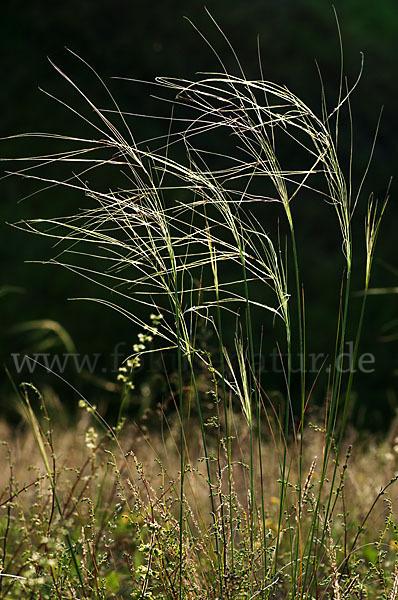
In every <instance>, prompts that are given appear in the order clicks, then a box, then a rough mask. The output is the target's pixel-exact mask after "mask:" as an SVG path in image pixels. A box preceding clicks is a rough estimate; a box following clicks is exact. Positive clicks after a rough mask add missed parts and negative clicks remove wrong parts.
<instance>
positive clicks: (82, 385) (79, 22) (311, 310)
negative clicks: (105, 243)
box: [0, 0, 398, 429]
mask: <svg viewBox="0 0 398 600" xmlns="http://www.w3.org/2000/svg"><path fill="white" fill-rule="evenodd" d="M207 7H208V9H209V10H210V12H211V13H212V15H213V16H214V17H215V19H216V20H217V21H218V23H219V24H220V25H221V27H222V28H223V30H224V32H225V33H226V35H227V36H228V38H229V40H230V41H231V43H232V45H233V47H234V48H235V50H236V52H237V53H238V55H239V58H240V59H241V62H242V64H243V66H244V69H245V71H246V74H247V77H252V78H258V77H259V70H258V61H257V35H259V39H260V46H261V54H262V60H263V71H264V76H265V78H266V79H269V80H272V81H275V82H277V83H279V84H286V85H287V86H288V87H289V88H291V89H292V90H293V91H294V92H295V93H296V94H297V95H298V96H301V97H302V98H303V100H304V101H305V102H306V103H308V104H309V105H310V106H311V107H312V108H313V109H314V110H315V112H318V113H320V98H321V92H320V83H319V77H318V74H317V69H316V65H315V59H316V60H317V62H318V64H319V67H320V69H321V72H322V76H323V80H324V84H325V88H326V94H327V97H328V99H329V106H331V107H332V106H334V103H335V101H336V98H337V94H338V82H339V68H340V56H339V54H340V51H339V42H338V32H337V27H336V22H335V18H334V13H333V9H332V5H331V4H330V3H329V2H324V1H323V0H313V1H312V0H303V1H294V2H293V1H288V0H278V1H270V0H261V1H260V0H250V1H246V2H244V1H242V0H240V1H238V0H228V1H225V0H217V1H213V0H209V1H208V2H207ZM335 7H336V10H337V13H338V17H339V22H340V26H341V30H342V36H343V43H344V52H345V57H344V59H345V68H344V71H345V74H346V75H347V77H348V80H349V82H350V83H351V84H353V83H354V81H355V80H356V78H357V76H358V73H359V69H360V64H361V55H360V53H361V52H363V53H364V55H365V63H364V72H363V75H362V79H361V81H360V84H359V86H358V88H357V90H356V91H355V93H354V94H353V96H352V112H353V115H354V129H355V140H354V142H355V146H354V152H355V154H354V160H355V167H354V181H355V182H356V183H358V182H359V181H360V177H361V174H362V173H363V171H364V168H365V166H366V163H367V160H368V156H369V152H370V148H371V145H372V139H373V135H374V132H375V128H376V124H377V119H378V116H379V112H380V109H381V106H382V105H384V112H383V117H382V121H381V127H380V133H379V136H378V141H377V145H376V149H375V153H374V158H373V162H372V166H371V169H370V172H369V176H368V178H367V180H366V183H365V186H364V193H363V200H362V205H361V207H360V208H359V213H361V212H362V214H363V213H364V210H365V208H366V198H367V196H368V194H369V193H370V192H371V191H373V192H374V193H375V195H376V197H379V198H381V199H382V198H383V197H384V195H385V190H386V187H387V184H388V181H389V178H390V176H391V175H394V170H395V167H396V164H397V147H398V145H397V143H396V137H397V133H398V132H397V127H396V125H397V117H396V105H397V88H398V85H397V73H396V53H397V46H396V40H397V34H398V14H397V13H398V9H397V3H396V0H381V1H380V2H379V3H375V2H373V1H372V0H361V1H359V0H345V1H337V2H335ZM184 16H186V17H188V18H189V19H191V20H192V21H193V22H194V23H195V25H196V26H198V27H199V28H200V30H201V31H202V32H203V33H204V34H205V35H206V37H207V38H208V39H209V40H210V41H211V42H212V43H213V44H214V47H215V48H216V49H217V51H218V52H219V53H220V55H221V56H222V57H223V59H224V60H225V64H226V66H227V67H229V68H230V69H231V70H232V71H233V72H236V66H235V65H234V61H233V57H232V56H231V53H230V52H229V50H228V48H227V46H226V44H225V41H224V40H223V39H222V37H221V36H220V34H219V33H218V32H217V30H216V28H215V27H214V25H213V24H212V22H211V20H210V19H209V17H208V15H207V14H206V12H205V10H204V7H203V5H202V3H201V2H191V3H186V2H185V3H184V2H180V1H177V0H175V1H167V0H166V1H163V2H134V1H126V0H120V2H118V3H117V4H115V3H111V2H107V1H103V0H97V1H96V2H88V1H85V0H80V1H76V0H69V1H68V2H64V3H54V2H45V1H41V2H40V1H39V2H36V3H28V2H18V1H8V0H5V1H3V3H2V18H1V22H0V49H1V61H2V82H1V89H2V93H1V98H0V102H1V107H0V115H1V120H0V128H1V134H0V135H1V137H3V138H4V137H6V136H8V135H12V134H15V133H20V132H28V131H46V132H54V133H55V132H56V133H65V134H66V133H68V134H69V133H73V134H76V135H79V134H81V133H82V132H83V131H87V130H86V129H82V123H81V121H79V119H78V118H76V116H74V115H73V114H72V113H71V112H69V111H67V110H66V109H65V108H63V107H62V106H61V105H59V104H57V103H56V102H54V101H53V100H51V99H50V98H49V97H47V96H46V95H44V94H43V93H42V92H40V91H39V89H38V87H39V86H40V87H41V88H43V89H44V90H46V91H48V92H50V93H51V94H53V95H54V96H56V97H58V98H62V99H63V100H65V101H67V102H68V101H69V100H70V99H71V98H73V101H75V100H76V95H74V94H73V92H72V89H71V88H70V87H69V86H68V85H67V84H66V82H65V80H63V79H62V77H60V76H59V74H58V73H57V72H56V71H55V70H54V68H53V67H52V66H51V65H50V63H49V62H48V61H47V57H50V58H51V60H52V61H54V62H55V63H56V64H57V65H58V66H60V67H61V68H62V69H63V70H64V71H65V72H66V73H68V74H69V75H70V76H71V77H72V78H74V79H75V80H76V81H77V83H78V84H79V85H81V86H83V87H84V90H85V92H86V93H87V95H88V96H90V97H92V98H93V99H94V100H95V101H97V102H98V103H101V99H103V92H102V91H101V89H100V87H99V84H98V81H96V79H95V77H93V76H92V75H90V73H89V72H88V71H87V69H86V68H85V67H84V65H82V63H80V62H79V61H77V60H76V59H75V58H73V56H71V55H70V54H69V53H68V52H67V51H66V50H65V48H64V47H65V46H66V47H68V48H70V49H72V50H73V51H75V52H76V53H77V54H79V55H80V56H81V57H83V58H84V59H85V60H86V61H87V62H88V63H89V64H90V65H91V66H92V67H94V69H95V70H96V71H97V72H98V73H99V74H100V75H101V76H102V77H103V78H104V79H105V80H106V81H107V82H108V81H109V78H110V77H111V76H124V77H134V78H137V79H143V80H149V81H151V80H153V79H154V77H156V76H158V75H171V76H177V77H184V76H187V77H192V76H193V74H194V73H195V72H198V71H214V70H218V69H219V66H218V64H217V62H216V59H215V57H214V55H213V54H212V52H211V51H210V49H209V48H208V46H207V45H206V44H205V42H204V41H203V40H202V39H201V38H200V36H199V35H198V34H197V32H195V30H194V29H193V27H192V25H191V24H190V23H189V22H188V21H187V20H185V19H184ZM109 83H110V85H111V89H112V92H113V93H114V95H115V97H116V98H117V100H118V102H119V104H120V106H121V108H122V109H124V110H127V111H133V112H149V113H155V114H159V113H161V111H162V110H164V108H162V105H160V103H159V102H157V101H156V100H154V99H151V98H150V97H149V94H150V91H151V90H150V88H149V87H148V86H145V85H140V84H133V83H126V82H123V81H118V80H112V81H109ZM132 126H133V128H134V131H135V133H136V137H137V139H141V138H149V137H151V136H155V135H157V134H158V124H157V122H156V121H152V122H150V121H147V120H142V119H141V120H140V119H134V120H133V121H132ZM40 150H41V145H40V143H39V142H35V143H33V144H32V142H31V141H30V142H27V141H26V140H22V141H21V140H17V141H15V140H14V141H9V140H8V141H6V140H3V141H2V142H1V151H0V155H1V157H13V156H27V155H29V154H32V153H33V154H35V153H36V154H37V153H39V152H40ZM343 159H347V154H346V155H344V152H343ZM1 166H2V170H3V172H5V171H7V170H13V169H16V165H15V164H13V163H11V162H3V163H2V165H1ZM33 189H34V188H32V185H31V183H30V182H26V181H24V180H21V179H19V178H17V177H12V178H6V179H3V180H2V181H1V186H0V194H1V223H0V235H1V253H2V254H1V284H0V305H1V311H2V312H1V315H2V319H1V325H0V343H1V361H2V363H3V364H6V365H7V366H8V367H9V368H10V370H11V372H13V361H12V359H11V354H12V353H19V352H21V353H24V352H35V351H36V352H38V351H41V350H43V348H44V349H45V348H46V344H47V343H50V344H53V342H52V340H56V339H57V336H56V335H55V336H54V335H53V334H50V335H48V336H47V335H46V337H45V339H43V331H39V332H32V331H26V330H25V331H23V332H21V331H19V332H18V331H15V329H14V330H13V328H15V326H17V325H18V324H21V323H23V322H26V321H32V320H33V321H37V320H41V319H47V320H52V321H55V322H57V323H60V324H61V325H62V327H63V328H64V329H65V331H66V332H68V334H69V336H70V337H71V339H72V340H73V342H74V345H75V348H76V351H77V352H79V353H90V354H94V353H99V354H101V355H102V358H101V360H102V362H100V367H99V372H98V373H97V374H96V377H95V378H93V377H91V378H89V380H87V378H82V377H77V375H76V374H74V373H69V374H68V378H69V381H71V382H72V383H73V384H74V385H77V386H78V387H79V389H81V390H82V391H85V392H87V393H88V394H90V398H91V399H93V397H94V396H96V397H98V398H100V399H101V398H102V399H103V401H104V402H108V403H110V404H111V405H112V403H113V402H116V398H117V394H116V392H115V391H114V387H113V383H114V378H113V379H112V377H109V376H105V375H104V374H103V373H102V369H103V368H108V369H109V368H110V367H112V363H113V360H114V359H113V357H112V356H111V354H112V352H113V348H114V347H115V345H116V344H120V352H121V354H123V353H124V354H128V353H129V349H130V348H131V345H132V344H133V343H134V342H135V340H136V334H137V332H136V330H135V328H134V327H133V326H132V325H131V324H130V323H129V322H127V321H125V320H124V319H123V318H122V317H120V316H118V315H117V314H115V313H112V312H110V311H107V310H106V309H105V308H103V307H101V306H99V305H95V304H90V303H77V302H68V300H67V299H68V298H71V297H76V296H79V297H81V296H90V295H97V294H98V290H97V288H96V287H95V286H93V285H90V284H89V283H87V282H86V281H83V280H82V279H79V278H78V277H77V276H75V275H74V274H73V273H69V272H67V271H64V270H62V269H58V268H55V267H52V266H43V265H31V264H26V262H24V261H26V260H41V259H47V258H49V257H50V256H51V255H53V253H54V251H53V250H52V249H51V247H50V245H49V244H48V241H46V240H45V239H42V238H38V237H35V236H29V235H27V234H25V233H22V232H19V231H17V230H16V229H14V228H12V227H10V225H9V223H12V222H15V221H18V220H19V219H21V218H23V219H28V218H32V217H35V216H43V215H48V216H54V215H58V214H64V213H67V212H69V210H70V209H71V204H73V209H75V207H76V206H79V203H77V204H76V199H75V198H72V197H71V195H70V194H68V193H66V192H65V190H61V189H57V190H56V191H55V192H51V193H47V194H44V195H34V196H32V197H30V198H28V199H26V200H24V201H22V202H20V200H21V198H23V197H24V196H26V195H27V194H29V193H30V192H31V191H32V190H33ZM395 196H396V185H395V184H394V183H393V185H392V189H391V202H390V205H389V207H388V210H387V214H386V218H385V220H384V223H383V225H382V231H381V235H380V237H379V241H378V248H377V260H376V262H375V266H374V272H373V278H372V287H377V288H392V287H394V286H397V274H398V260H397V252H396V247H397V208H396V207H397V203H396V199H395ZM294 214H295V217H296V219H297V230H298V243H299V250H300V255H301V260H302V267H301V272H302V274H303V279H304V285H305V290H306V305H307V311H308V313H307V318H308V321H309V322H310V323H311V325H310V327H309V331H310V332H312V333H310V339H309V348H310V350H311V351H314V352H315V351H317V352H318V351H319V352H322V351H324V350H325V347H328V348H329V347H330V345H331V344H332V343H333V334H334V329H335V315H336V309H337V304H338V289H339V286H340V278H341V268H342V265H343V261H342V257H341V253H340V252H339V251H340V245H339V240H338V236H339V233H338V230H337V225H336V223H335V219H334V215H330V211H329V212H328V210H327V209H326V207H325V205H322V204H321V203H320V202H316V203H314V202H308V203H305V204H303V203H302V204H297V206H294ZM329 217H330V218H329ZM355 237H356V244H357V246H358V251H357V254H356V256H357V261H358V264H360V261H361V259H362V258H363V220H362V219H361V217H360V215H358V221H357V229H355ZM359 273H360V274H361V275H362V271H361V269H359ZM361 287H362V280H361V278H360V277H359V278H358V279H356V280H354V290H357V291H359V290H360V289H361ZM397 301H398V297H397V294H396V293H395V294H394V293H390V294H383V295H374V296H372V297H370V300H369V303H368V309H367V316H366V326H365V331H364V336H363V341H362V347H361V350H362V352H372V353H374V355H375V358H376V364H375V372H374V373H372V374H369V375H362V376H359V377H357V379H356V381H355V386H354V387H355V390H354V392H355V398H356V400H355V403H354V404H353V412H352V415H351V417H352V421H353V422H354V423H355V424H356V425H358V426H359V427H366V428H373V429H385V428H386V427H388V425H389V423H390V421H391V419H392V417H393V415H394V411H395V409H396V406H397V397H396V393H397V387H396V383H397V349H398V341H397V340H398V319H397V317H398V312H397ZM355 306H356V304H355V300H354V304H353V307H354V309H353V311H352V315H351V317H350V325H351V323H352V331H353V332H354V331H355V322H356V318H357V314H356V312H355ZM358 307H359V299H358ZM51 336H52V337H51ZM51 350H52V351H57V352H63V351H66V350H65V344H64V343H61V342H59V343H58V347H57V342H54V344H53V345H52V347H51ZM121 359H122V357H121V358H120V360H121ZM14 376H15V379H16V380H17V381H18V380H20V379H27V378H29V377H28V375H27V374H26V373H24V374H21V375H18V374H15V373H14ZM142 376H143V377H144V375H142ZM30 378H31V379H33V380H34V381H35V382H36V383H38V384H43V385H44V384H46V385H47V384H48V385H51V386H53V387H55V388H57V386H58V387H59V388H60V390H59V393H60V397H61V401H62V402H63V403H68V402H70V403H72V402H74V401H75V399H70V398H69V392H68V389H67V388H66V387H65V386H62V384H60V382H57V381H56V380H55V378H52V379H51V377H50V381H49V376H48V375H47V374H46V373H45V372H43V371H40V370H36V371H35V373H34V376H33V377H30ZM1 382H2V383H1V385H2V388H1V396H0V403H1V407H2V409H1V410H3V411H4V410H6V409H7V410H9V409H10V401H9V400H8V398H9V397H10V388H9V384H8V382H7V380H6V377H5V375H4V374H2V375H1ZM263 383H264V385H265V387H266V388H267V386H268V388H269V389H270V390H272V389H273V388H274V387H275V386H278V382H277V381H276V380H274V379H273V378H272V377H271V376H270V380H269V383H268V382H263ZM323 394H324V390H322V389H319V392H318V395H315V399H317V400H318V401H322V398H323ZM97 403H98V402H97Z"/></svg>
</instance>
